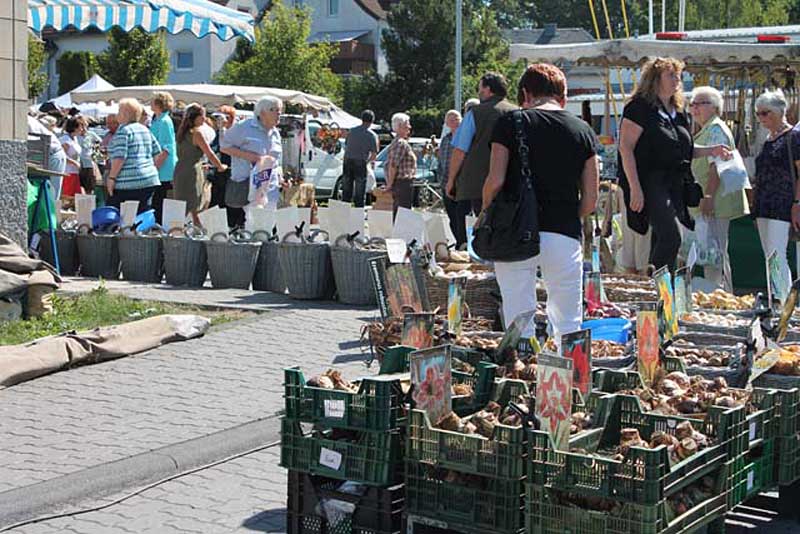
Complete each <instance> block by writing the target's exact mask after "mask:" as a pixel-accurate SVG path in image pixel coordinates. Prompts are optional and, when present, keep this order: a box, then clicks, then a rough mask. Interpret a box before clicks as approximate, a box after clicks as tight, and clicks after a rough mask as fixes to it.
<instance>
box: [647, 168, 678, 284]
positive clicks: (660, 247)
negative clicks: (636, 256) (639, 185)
mask: <svg viewBox="0 0 800 534" xmlns="http://www.w3.org/2000/svg"><path fill="white" fill-rule="evenodd" d="M675 182H676V183H668V182H665V181H663V180H653V181H651V182H649V183H647V184H643V193H644V203H645V208H646V209H647V220H648V222H649V223H650V227H651V228H652V229H653V236H652V247H651V248H650V263H652V264H653V266H654V267H655V268H656V269H660V268H661V267H664V266H667V267H668V268H669V269H670V270H674V269H675V262H676V260H677V258H678V250H679V249H680V247H681V232H680V229H679V228H678V220H677V219H676V215H677V212H678V210H679V209H680V208H681V206H682V202H683V200H682V196H681V195H683V191H682V189H681V187H680V184H679V183H677V181H675ZM679 203H681V206H679V205H678V204H679Z"/></svg>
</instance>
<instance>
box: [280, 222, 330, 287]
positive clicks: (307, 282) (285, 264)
mask: <svg viewBox="0 0 800 534" xmlns="http://www.w3.org/2000/svg"><path fill="white" fill-rule="evenodd" d="M320 234H325V235H327V232H324V231H314V232H312V233H311V236H310V238H309V239H308V240H306V239H305V238H304V237H302V236H300V237H299V239H300V242H291V241H289V240H288V239H289V238H291V237H292V236H295V237H296V238H298V236H297V234H296V233H294V232H293V233H289V234H286V235H285V236H284V237H283V241H281V244H280V249H279V258H280V262H281V269H283V275H284V277H285V279H286V285H287V286H288V287H289V296H290V297H292V298H294V299H302V300H308V299H330V298H332V297H333V294H334V293H335V282H334V279H333V265H332V264H331V247H330V245H329V244H328V243H327V242H314V238H315V237H316V236H317V235H320Z"/></svg>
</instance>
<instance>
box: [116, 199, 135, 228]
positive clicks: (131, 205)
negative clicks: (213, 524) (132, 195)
mask: <svg viewBox="0 0 800 534" xmlns="http://www.w3.org/2000/svg"><path fill="white" fill-rule="evenodd" d="M138 209H139V201H138V200H126V201H125V202H123V203H122V204H120V207H119V211H120V216H121V217H122V226H133V222H134V221H135V220H136V212H137V211H138Z"/></svg>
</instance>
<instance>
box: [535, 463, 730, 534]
mask: <svg viewBox="0 0 800 534" xmlns="http://www.w3.org/2000/svg"><path fill="white" fill-rule="evenodd" d="M726 476H727V471H725V468H724V467H723V468H720V470H719V473H718V474H717V485H718V488H719V491H718V492H716V493H715V495H714V496H713V497H710V498H709V499H707V500H705V501H703V502H702V503H699V504H697V506H695V507H693V508H692V509H690V510H688V511H687V512H686V513H684V514H682V515H680V516H678V517H675V518H671V517H670V516H669V514H668V513H667V510H666V506H667V503H666V502H664V501H661V502H659V503H656V504H653V505H643V504H636V503H629V502H626V503H621V505H620V506H619V508H618V509H617V511H616V512H615V513H614V514H612V513H610V512H600V511H593V510H583V509H580V508H577V507H575V506H570V505H563V504H560V503H559V502H558V500H557V496H556V494H555V492H554V490H552V489H550V488H546V487H542V486H538V485H535V484H525V486H526V495H525V529H526V534H564V533H569V534H677V533H687V532H695V531H697V530H699V529H701V528H703V527H705V526H711V524H712V523H721V519H722V517H723V516H724V514H725V511H726V508H727V506H726V501H725V491H724V487H725V479H726Z"/></svg>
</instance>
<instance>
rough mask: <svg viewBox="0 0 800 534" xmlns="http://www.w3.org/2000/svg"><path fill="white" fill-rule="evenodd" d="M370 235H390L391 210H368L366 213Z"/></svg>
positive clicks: (385, 236) (383, 236) (384, 236)
mask: <svg viewBox="0 0 800 534" xmlns="http://www.w3.org/2000/svg"><path fill="white" fill-rule="evenodd" d="M367 226H368V227H369V231H368V234H369V236H370V237H382V238H384V239H386V238H387V237H392V212H391V211H380V210H379V211H375V210H370V212H369V214H367Z"/></svg>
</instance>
